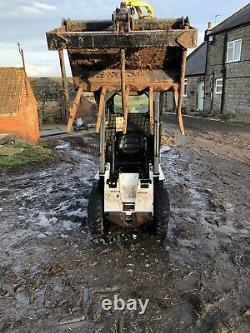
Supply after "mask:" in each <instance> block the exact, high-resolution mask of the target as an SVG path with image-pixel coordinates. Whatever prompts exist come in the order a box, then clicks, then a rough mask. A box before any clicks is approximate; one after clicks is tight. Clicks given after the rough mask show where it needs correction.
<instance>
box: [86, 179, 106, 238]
mask: <svg viewBox="0 0 250 333" xmlns="http://www.w3.org/2000/svg"><path fill="white" fill-rule="evenodd" d="M104 222H105V221H104V201H103V184H102V181H101V180H100V181H99V182H98V183H97V184H94V186H93V188H92V191H91V193H90V195H89V202H88V223H89V228H90V231H91V233H92V235H93V236H94V237H101V236H103V235H104V232H105V223H104Z"/></svg>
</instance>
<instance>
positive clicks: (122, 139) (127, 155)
mask: <svg viewBox="0 0 250 333" xmlns="http://www.w3.org/2000/svg"><path fill="white" fill-rule="evenodd" d="M115 141H116V144H115V169H116V170H117V169H118V170H122V171H127V172H143V170H144V169H145V166H146V165H147V163H146V162H147V138H146V136H145V135H144V133H143V132H140V131H128V132H127V133H126V134H123V133H122V132H118V133H116V140H115Z"/></svg>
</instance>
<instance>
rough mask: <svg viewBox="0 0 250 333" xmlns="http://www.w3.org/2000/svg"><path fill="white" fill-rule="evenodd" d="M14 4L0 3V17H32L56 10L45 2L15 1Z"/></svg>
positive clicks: (55, 7)
mask: <svg viewBox="0 0 250 333" xmlns="http://www.w3.org/2000/svg"><path fill="white" fill-rule="evenodd" d="M12 2H14V3H8V2H6V3H1V4H0V17H2V18H7V17H8V18H13V17H15V18H16V17H22V16H27V17H32V16H37V15H42V14H45V13H48V12H53V11H55V10H57V9H58V7H57V6H55V5H50V4H48V3H45V2H39V1H30V0H22V1H21V0H15V1H13V0H12Z"/></svg>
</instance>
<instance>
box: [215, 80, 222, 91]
mask: <svg viewBox="0 0 250 333" xmlns="http://www.w3.org/2000/svg"><path fill="white" fill-rule="evenodd" d="M222 89H223V79H217V80H216V81H215V94H216V95H221V94H222Z"/></svg>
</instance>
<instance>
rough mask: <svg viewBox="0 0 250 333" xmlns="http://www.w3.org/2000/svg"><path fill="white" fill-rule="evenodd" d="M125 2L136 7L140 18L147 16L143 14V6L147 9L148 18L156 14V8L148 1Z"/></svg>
mask: <svg viewBox="0 0 250 333" xmlns="http://www.w3.org/2000/svg"><path fill="white" fill-rule="evenodd" d="M125 3H126V5H127V6H129V7H134V8H135V10H136V12H137V15H138V17H139V18H143V17H145V15H144V14H143V12H142V10H141V7H144V8H146V9H147V15H146V17H147V18H153V16H154V10H153V8H152V6H151V5H149V4H148V3H146V2H143V1H140V0H125Z"/></svg>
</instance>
